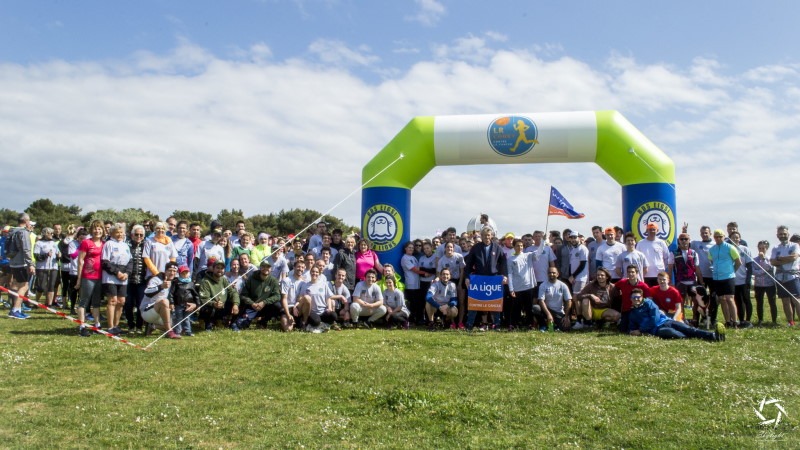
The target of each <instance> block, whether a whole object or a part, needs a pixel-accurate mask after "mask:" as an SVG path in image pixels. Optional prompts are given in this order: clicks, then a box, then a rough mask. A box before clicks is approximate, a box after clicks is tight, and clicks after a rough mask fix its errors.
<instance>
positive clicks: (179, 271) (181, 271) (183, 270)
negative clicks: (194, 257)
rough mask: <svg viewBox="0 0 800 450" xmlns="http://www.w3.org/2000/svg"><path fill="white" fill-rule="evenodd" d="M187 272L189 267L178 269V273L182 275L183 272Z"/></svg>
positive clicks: (184, 266)
mask: <svg viewBox="0 0 800 450" xmlns="http://www.w3.org/2000/svg"><path fill="white" fill-rule="evenodd" d="M188 271H189V266H187V265H183V266H180V267H178V273H183V272H188Z"/></svg>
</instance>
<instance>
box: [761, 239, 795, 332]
mask: <svg viewBox="0 0 800 450" xmlns="http://www.w3.org/2000/svg"><path fill="white" fill-rule="evenodd" d="M777 237H778V240H779V241H780V244H778V245H776V246H775V247H774V248H773V249H772V255H771V256H770V261H769V262H770V263H771V264H772V265H773V266H774V267H775V280H776V281H777V282H778V288H777V289H778V297H780V299H781V301H782V302H783V312H784V314H786V322H787V323H788V325H789V326H790V327H793V326H795V322H794V316H795V314H796V313H797V312H798V311H800V244H797V243H795V242H791V241H790V240H789V228H788V227H786V226H785V225H780V226H778V231H777Z"/></svg>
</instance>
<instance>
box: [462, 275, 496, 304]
mask: <svg viewBox="0 0 800 450" xmlns="http://www.w3.org/2000/svg"><path fill="white" fill-rule="evenodd" d="M468 300H469V301H468V302H467V309H468V310H470V311H490V312H502V311H503V277H502V276H500V275H488V276H487V275H470V276H469V294H468Z"/></svg>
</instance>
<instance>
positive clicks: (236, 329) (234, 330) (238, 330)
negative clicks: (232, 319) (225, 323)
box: [231, 323, 242, 333]
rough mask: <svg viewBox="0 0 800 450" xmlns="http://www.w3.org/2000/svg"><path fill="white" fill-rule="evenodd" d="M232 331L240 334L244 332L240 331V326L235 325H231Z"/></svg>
mask: <svg viewBox="0 0 800 450" xmlns="http://www.w3.org/2000/svg"><path fill="white" fill-rule="evenodd" d="M231 331H233V332H234V333H239V332H240V331H242V330H241V329H239V325H236V324H235V323H234V324H231Z"/></svg>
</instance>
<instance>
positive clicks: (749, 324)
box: [739, 320, 753, 330]
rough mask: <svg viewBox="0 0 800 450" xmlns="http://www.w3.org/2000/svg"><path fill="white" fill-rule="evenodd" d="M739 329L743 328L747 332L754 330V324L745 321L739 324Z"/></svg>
mask: <svg viewBox="0 0 800 450" xmlns="http://www.w3.org/2000/svg"><path fill="white" fill-rule="evenodd" d="M739 328H742V329H745V330H746V329H748V328H753V324H752V323H751V322H748V321H746V320H743V321H741V322H739Z"/></svg>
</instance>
